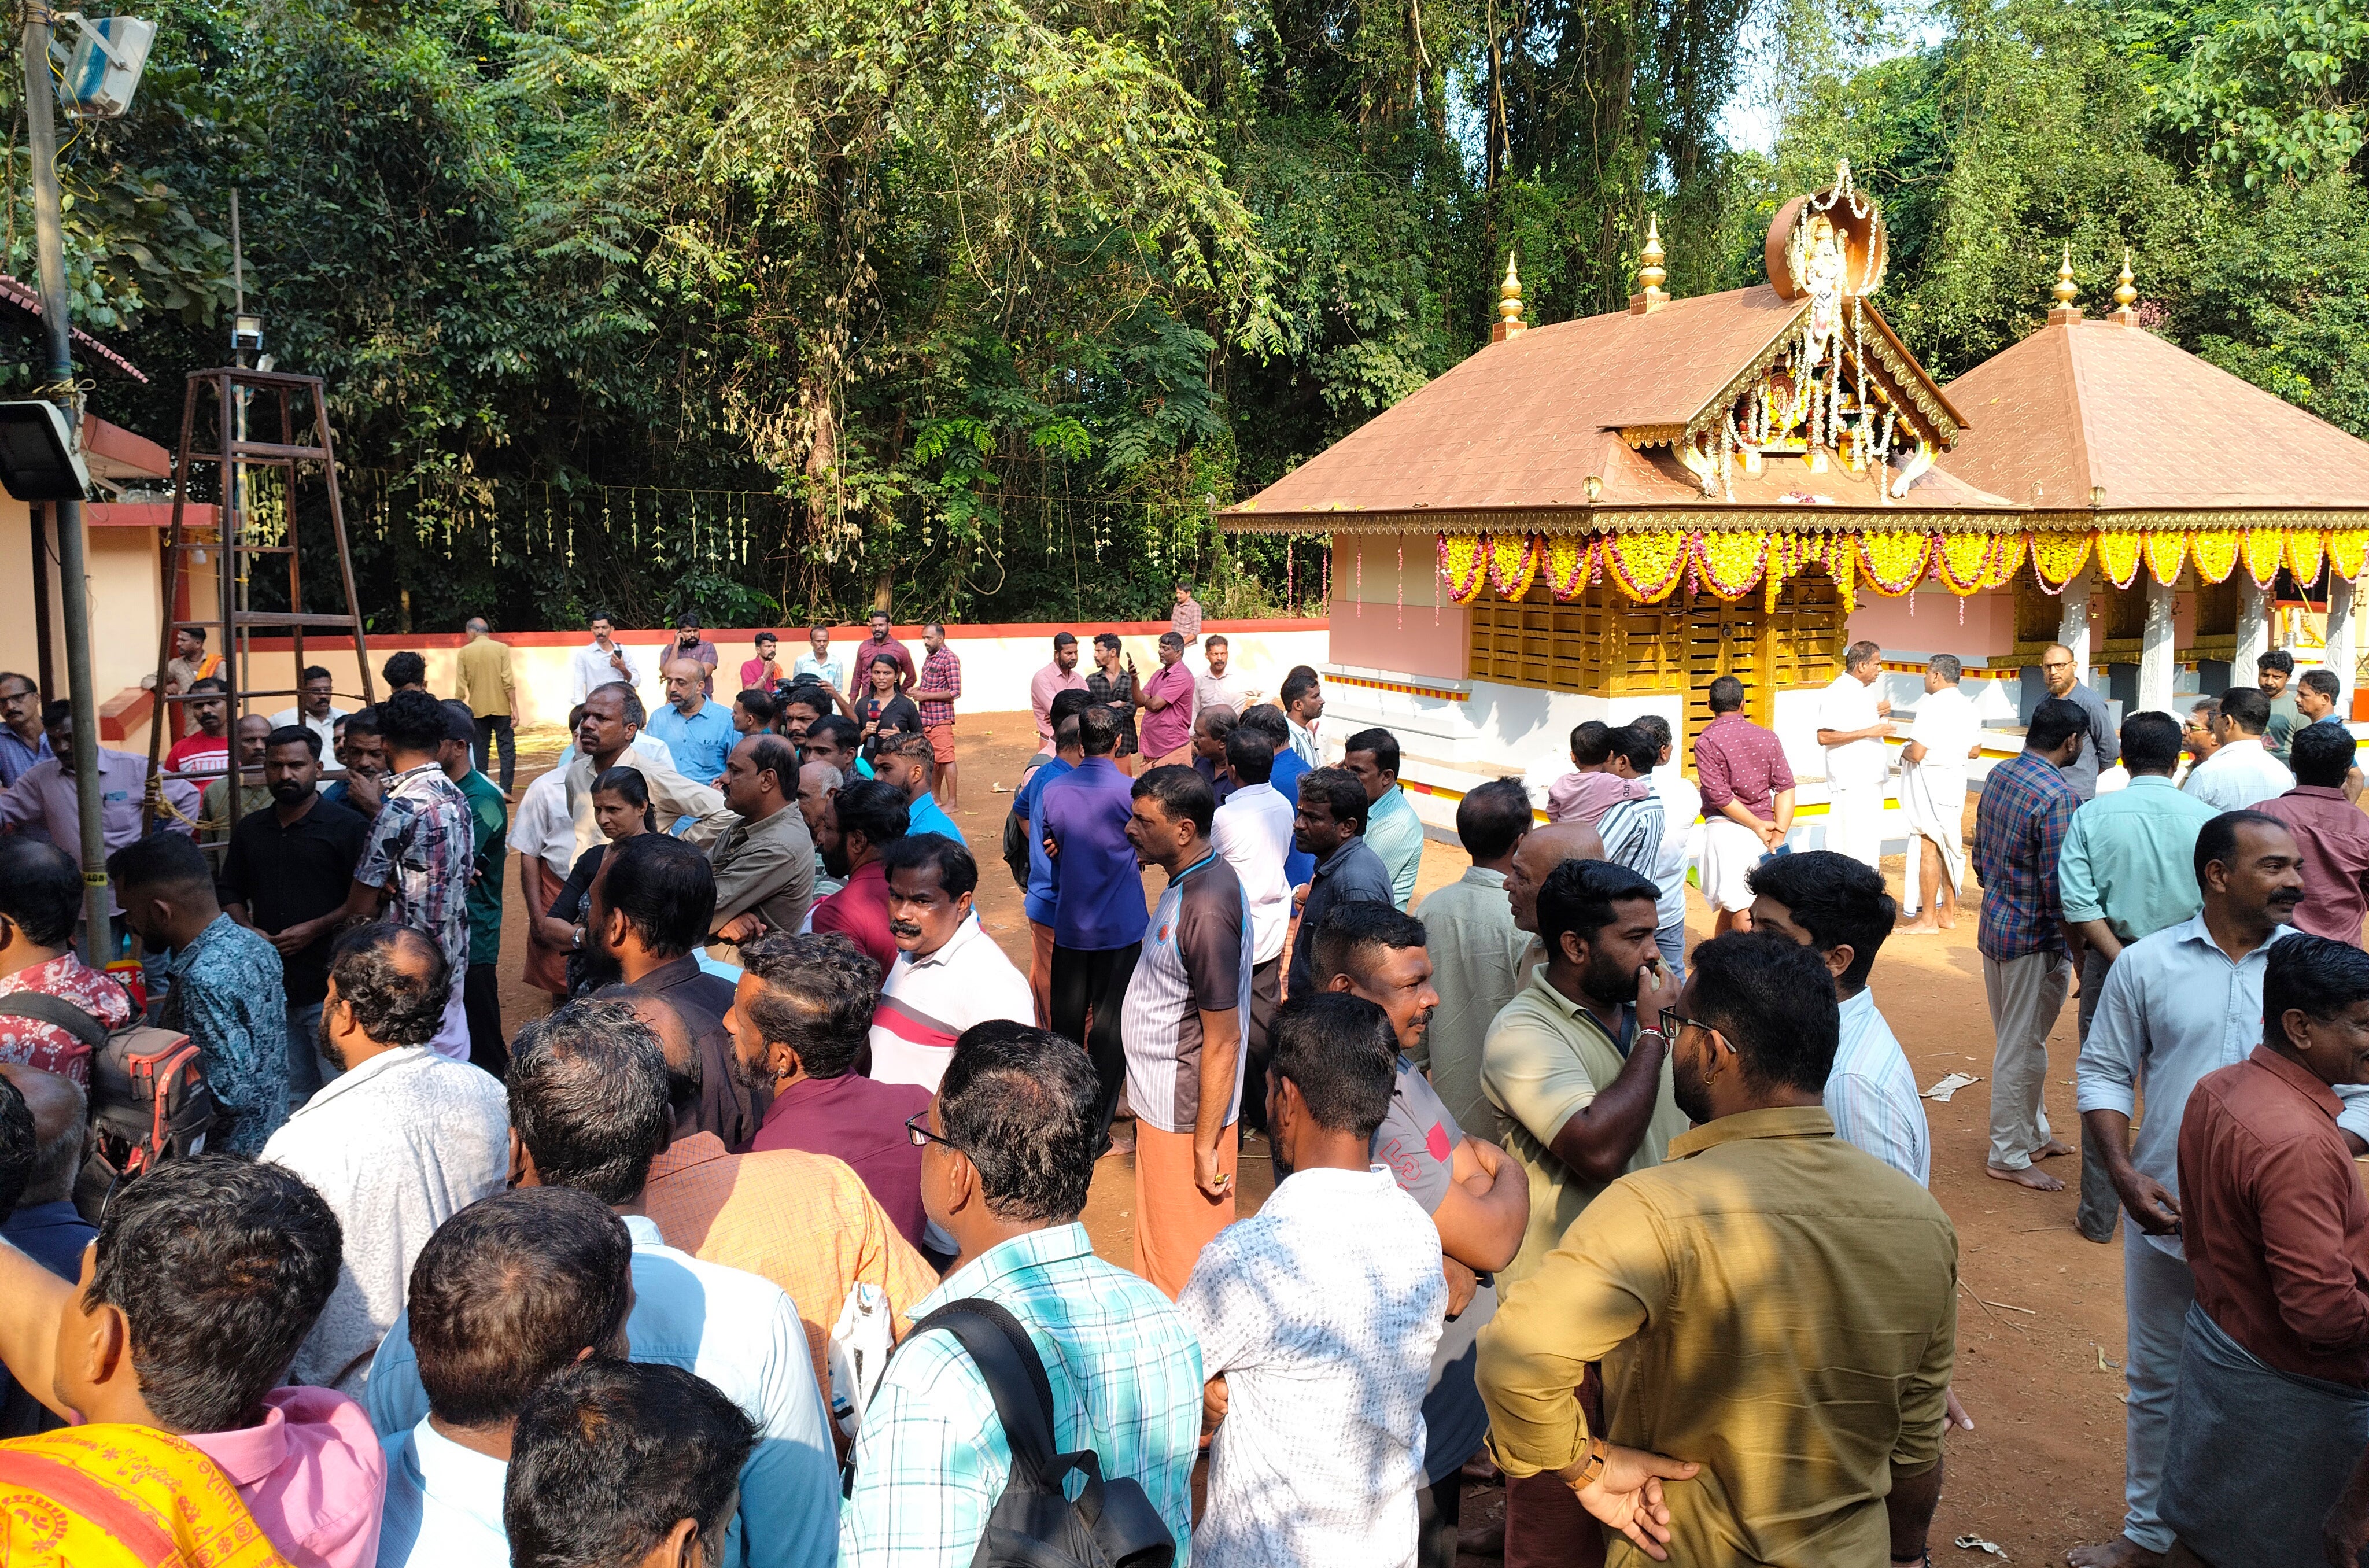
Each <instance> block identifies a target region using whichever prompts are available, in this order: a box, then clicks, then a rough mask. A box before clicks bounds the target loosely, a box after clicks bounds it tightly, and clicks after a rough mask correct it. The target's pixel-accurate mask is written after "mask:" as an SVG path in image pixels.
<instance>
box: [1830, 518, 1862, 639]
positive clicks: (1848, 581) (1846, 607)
mask: <svg viewBox="0 0 2369 1568" xmlns="http://www.w3.org/2000/svg"><path fill="white" fill-rule="evenodd" d="M1848 545H1849V541H1848V540H1846V539H1842V538H1839V537H1838V538H1837V539H1836V540H1835V541H1834V543H1833V545H1832V547H1831V548H1829V549H1828V550H1827V552H1826V572H1827V575H1828V576H1830V577H1832V578H1834V579H1835V599H1836V601H1837V603H1839V604H1841V606H1842V607H1843V615H1844V616H1845V618H1846V619H1848V617H1849V615H1850V613H1851V612H1852V611H1854V610H1857V609H1858V608H1859V584H1858V583H1857V582H1856V581H1855V580H1854V579H1855V578H1857V577H1858V575H1859V573H1858V569H1857V567H1856V563H1857V561H1858V560H1859V552H1858V551H1857V550H1853V549H1851V548H1849V547H1848Z"/></svg>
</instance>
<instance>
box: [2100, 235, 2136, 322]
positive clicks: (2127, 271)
mask: <svg viewBox="0 0 2369 1568" xmlns="http://www.w3.org/2000/svg"><path fill="white" fill-rule="evenodd" d="M2138 300H2139V291H2138V283H2137V280H2135V279H2134V278H2133V277H2132V276H2131V247H2130V246H2123V275H2122V276H2121V277H2120V278H2118V279H2116V280H2114V308H2113V311H2112V313H2111V314H2110V315H2108V316H2107V317H2106V319H2107V320H2109V321H2111V322H2112V323H2114V324H2115V325H2116V326H2137V325H2138V321H2139V316H2138V312H2136V311H2135V310H2133V309H2132V308H2131V307H2132V306H2133V305H2135V304H2136V303H2138Z"/></svg>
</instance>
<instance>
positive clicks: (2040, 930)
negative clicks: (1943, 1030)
mask: <svg viewBox="0 0 2369 1568" xmlns="http://www.w3.org/2000/svg"><path fill="white" fill-rule="evenodd" d="M2080 804H2081V797H2080V796H2078V795H2075V794H2074V793H2073V786H2072V785H2071V784H2066V782H2065V775H2064V774H2063V773H2058V772H2057V771H2056V769H2055V768H2054V766H2053V765H2051V764H2050V763H2049V762H2048V761H2047V760H2046V759H2044V758H2043V757H2041V756H2040V755H2039V754H2038V753H2036V752H2032V751H2025V752H2021V753H2020V754H2019V755H2017V756H2016V757H2015V758H2014V759H2013V760H2012V761H2007V762H2003V763H2001V764H1999V765H1998V766H1997V767H1996V768H1993V769H1992V770H1991V772H1990V777H1988V778H1987V779H1985V780H1984V781H1983V796H1982V801H1981V803H1980V804H1979V805H1978V806H1976V807H1975V808H1974V875H1975V876H1978V877H1980V878H1981V879H1982V884H1983V923H1982V931H1981V934H1980V936H1979V937H1978V939H1977V940H1976V943H1975V945H1976V946H1978V947H1980V948H1981V949H1982V953H1983V956H1984V957H1986V958H1995V959H1997V960H1999V961H2000V962H2002V963H2004V962H2005V961H2007V960H2008V959H2009V958H2020V957H2022V956H2024V955H2026V954H2028V953H2062V952H2064V951H2065V934H2064V933H2063V932H2062V931H2061V930H2060V929H2059V928H2058V925H2057V922H2058V921H2059V920H2061V919H2062V918H2063V916H2064V913H2065V906H2064V903H2063V900H2062V897H2061V895H2060V893H2059V890H2058V887H2057V881H2056V854H2057V852H2058V851H2059V850H2060V849H2062V848H2063V847H2064V843H2065V830H2066V829H2067V828H2070V827H2071V826H2072V825H2073V812H2074V809H2075V808H2076V807H2078V806H2079V805H2080Z"/></svg>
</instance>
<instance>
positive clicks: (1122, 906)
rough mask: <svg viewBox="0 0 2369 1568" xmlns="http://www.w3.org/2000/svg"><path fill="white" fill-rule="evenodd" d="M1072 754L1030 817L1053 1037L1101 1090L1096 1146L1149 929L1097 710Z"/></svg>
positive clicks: (1110, 1104) (1114, 729)
mask: <svg viewBox="0 0 2369 1568" xmlns="http://www.w3.org/2000/svg"><path fill="white" fill-rule="evenodd" d="M1190 687H1191V682H1190V681H1189V680H1188V681H1187V682H1186V688H1187V690H1190ZM1078 746H1079V750H1081V752H1082V753H1083V754H1084V759H1085V760H1084V761H1081V762H1080V763H1079V764H1078V765H1077V766H1076V767H1075V768H1073V769H1071V770H1070V772H1069V773H1065V774H1063V775H1062V776H1061V777H1059V778H1058V779H1055V780H1054V781H1053V782H1052V783H1050V784H1047V785H1046V786H1045V793H1044V795H1043V796H1042V797H1041V799H1042V805H1041V806H1040V807H1039V808H1038V812H1039V815H1040V817H1041V818H1042V819H1043V821H1044V824H1045V853H1046V854H1047V855H1048V856H1049V857H1051V860H1052V863H1053V994H1052V1014H1053V1033H1055V1034H1057V1035H1060V1036H1066V1037H1068V1038H1070V1039H1072V1040H1077V1041H1079V1042H1081V1043H1082V1044H1083V1045H1084V1046H1085V1047H1086V1055H1087V1056H1088V1057H1090V1058H1091V1059H1093V1064H1094V1076H1095V1077H1096V1078H1097V1079H1098V1080H1100V1081H1101V1083H1102V1095H1101V1098H1100V1100H1099V1101H1098V1102H1097V1103H1096V1104H1095V1107H1094V1116H1095V1123H1094V1125H1095V1127H1097V1128H1098V1129H1099V1131H1100V1136H1102V1137H1104V1138H1106V1137H1107V1135H1108V1129H1109V1127H1110V1119H1111V1113H1112V1112H1114V1111H1115V1110H1116V1109H1117V1108H1118V1091H1119V1085H1120V1084H1121V1083H1123V1082H1126V1079H1127V1046H1126V1043H1125V1041H1124V1039H1123V1038H1122V1037H1121V1036H1120V1034H1119V1013H1120V1010H1121V1009H1122V1008H1123V1007H1124V1006H1125V1005H1126V1002H1127V982H1128V981H1130V980H1132V979H1134V978H1135V960H1136V958H1137V956H1138V955H1139V954H1140V953H1141V952H1142V951H1143V931H1144V927H1145V926H1146V925H1148V924H1149V923H1150V921H1149V920H1148V919H1147V911H1146V910H1145V908H1144V902H1143V873H1142V872H1141V871H1140V870H1139V869H1138V867H1137V865H1136V860H1135V846H1134V845H1132V844H1130V843H1129V842H1127V818H1129V817H1131V816H1133V815H1134V813H1135V799H1134V795H1133V793H1132V792H1133V789H1134V787H1135V781H1134V780H1133V779H1130V778H1128V777H1127V775H1126V774H1125V773H1121V772H1119V770H1118V764H1117V763H1116V762H1114V761H1111V753H1112V751H1113V750H1116V747H1117V746H1118V715H1117V714H1116V712H1114V711H1113V710H1112V709H1110V708H1107V707H1091V708H1088V709H1086V710H1085V712H1083V713H1081V714H1080V715H1078Z"/></svg>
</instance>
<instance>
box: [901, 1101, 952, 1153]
mask: <svg viewBox="0 0 2369 1568" xmlns="http://www.w3.org/2000/svg"><path fill="white" fill-rule="evenodd" d="M929 1119H930V1113H929V1112H927V1111H916V1112H914V1113H913V1114H912V1115H911V1116H907V1117H906V1118H905V1138H906V1140H907V1141H908V1142H910V1143H911V1144H912V1146H913V1147H914V1148H916V1149H927V1148H928V1147H929V1146H930V1145H932V1144H933V1143H943V1144H944V1145H945V1146H946V1147H947V1148H948V1149H951V1150H954V1151H955V1152H956V1153H957V1154H959V1153H961V1152H962V1145H961V1144H959V1143H956V1141H955V1140H954V1139H951V1138H940V1137H939V1136H938V1135H937V1134H936V1133H934V1132H932V1131H931V1130H930V1129H929V1128H928V1127H923V1126H922V1125H921V1124H922V1123H923V1122H925V1121H927V1120H929Z"/></svg>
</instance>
